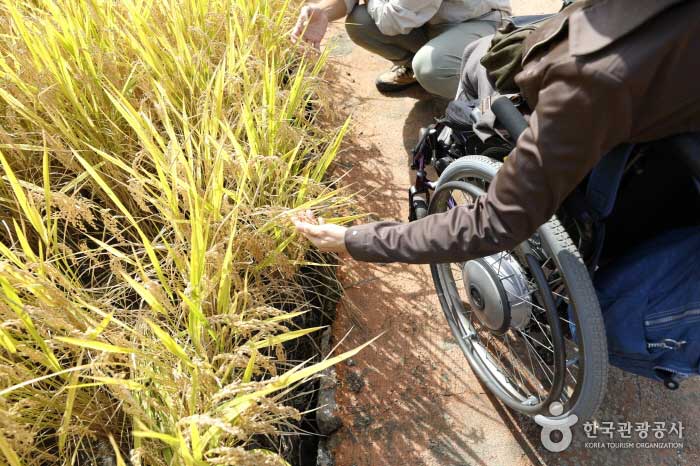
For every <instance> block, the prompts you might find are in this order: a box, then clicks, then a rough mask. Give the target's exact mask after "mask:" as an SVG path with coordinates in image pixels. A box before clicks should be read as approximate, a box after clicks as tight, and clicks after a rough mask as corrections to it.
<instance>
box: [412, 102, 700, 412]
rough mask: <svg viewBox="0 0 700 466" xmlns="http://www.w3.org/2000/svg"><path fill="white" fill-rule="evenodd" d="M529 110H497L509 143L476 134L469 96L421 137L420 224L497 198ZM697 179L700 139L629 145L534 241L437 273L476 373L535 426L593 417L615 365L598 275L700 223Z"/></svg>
mask: <svg viewBox="0 0 700 466" xmlns="http://www.w3.org/2000/svg"><path fill="white" fill-rule="evenodd" d="M518 104H519V102H518V97H517V96H511V97H508V96H501V97H499V98H497V99H496V100H494V101H493V102H492V105H491V110H492V111H493V113H494V114H495V115H496V127H497V129H498V131H499V133H500V134H501V135H502V136H503V137H495V138H491V139H487V140H486V142H484V141H482V140H481V138H479V137H477V136H476V135H475V133H474V131H473V129H472V128H473V125H474V123H476V122H477V121H478V118H479V112H478V110H473V107H470V106H469V105H467V104H466V103H465V102H460V101H458V100H455V101H453V102H451V103H450V104H449V105H448V108H447V110H446V115H445V117H444V118H442V119H440V120H438V121H437V122H436V123H434V124H433V125H431V126H429V127H428V128H424V129H423V130H421V134H420V137H419V142H418V144H417V146H416V148H415V149H414V151H413V157H412V166H411V168H412V169H414V170H415V171H416V176H415V183H414V185H413V186H412V187H411V188H410V190H409V196H408V197H409V203H410V219H409V220H416V219H420V218H422V217H425V216H427V215H432V214H436V213H441V212H446V211H448V210H450V209H454V208H456V207H457V206H460V205H469V204H471V203H473V202H474V201H475V199H476V198H477V197H479V196H481V195H483V194H485V193H486V191H487V190H488V188H489V185H490V183H491V181H492V180H493V178H494V177H495V176H496V174H497V172H498V170H499V167H500V166H501V164H502V162H503V159H504V157H506V156H507V155H508V153H509V152H510V151H511V150H512V148H513V147H514V144H515V141H516V140H517V138H518V136H519V135H520V133H521V132H522V131H524V129H525V128H526V127H527V123H526V120H525V118H524V117H523V114H522V113H521V111H520V110H519V109H518V107H517V105H518ZM523 105H524V104H523ZM429 167H431V168H432V169H434V171H435V172H436V173H437V175H438V178H437V180H435V181H433V180H431V179H430V178H431V177H430V175H429V174H428V172H429ZM697 179H700V138H698V137H697V135H680V136H677V137H673V138H668V139H666V140H663V141H655V142H651V143H646V144H640V145H624V146H620V147H618V148H616V149H615V150H613V152H612V153H610V154H608V155H606V156H604V157H603V158H602V160H601V162H600V164H599V165H598V166H597V167H595V168H594V170H593V171H592V172H591V173H590V174H589V175H588V177H587V178H586V179H585V180H584V181H583V182H582V183H581V185H580V186H579V187H577V188H576V190H574V192H572V194H571V195H570V196H569V197H568V198H567V199H566V201H565V202H564V203H563V205H562V206H561V207H560V209H559V210H558V211H557V213H556V215H555V216H554V217H552V218H551V219H550V220H549V221H548V222H547V223H546V224H544V225H542V226H540V227H539V228H538V230H537V231H536V233H535V234H534V235H533V236H532V237H531V238H529V239H528V240H527V241H525V242H523V243H521V244H520V245H518V246H517V247H515V248H514V249H512V250H509V251H504V252H502V253H499V254H495V255H493V256H489V257H484V258H479V259H475V260H471V261H467V262H460V263H449V264H436V265H432V266H431V272H432V277H433V282H434V286H435V289H436V292H437V295H438V297H439V300H440V304H441V307H442V309H443V312H444V314H445V317H446V318H447V322H448V325H449V327H450V330H451V331H452V333H453V335H454V337H455V339H456V341H457V343H458V344H459V346H460V347H461V349H462V351H463V353H464V355H465V357H466V359H467V360H468V362H469V364H470V366H471V368H472V369H473V371H474V373H475V374H476V375H477V377H479V379H480V380H481V381H482V382H483V383H484V385H485V386H486V387H487V388H488V389H489V390H490V391H491V392H492V393H493V394H494V395H495V396H496V397H498V398H499V399H500V400H501V401H502V402H503V403H504V404H505V405H506V406H508V407H510V408H511V409H513V410H515V411H517V412H520V413H523V414H525V415H528V416H530V417H534V418H535V420H537V416H544V417H546V418H550V419H562V418H565V417H567V416H570V415H572V414H575V415H576V416H578V419H579V420H583V419H590V418H592V417H593V416H594V414H595V412H596V410H597V409H598V407H599V406H600V404H601V402H602V400H603V397H604V395H605V388H606V383H607V373H608V363H609V361H608V342H607V338H606V326H605V321H604V319H603V314H602V312H601V306H600V304H599V299H598V296H597V293H596V289H595V287H594V283H593V275H594V273H595V272H596V270H597V269H598V268H599V267H601V266H605V265H606V264H610V263H614V262H615V261H616V260H617V258H618V257H620V256H622V255H624V254H625V252H626V251H629V250H630V249H631V248H633V247H634V246H635V245H636V244H640V243H641V242H643V241H645V240H647V239H649V238H653V237H654V236H655V235H658V234H660V233H662V232H664V231H668V230H670V229H675V228H682V227H687V226H697V225H698V224H700V217H699V216H697V215H696V214H695V213H697V212H700V196H698V186H697V182H696V180H697ZM679 199H683V200H684V202H678V200H679ZM681 343H684V342H681ZM657 378H658V379H660V380H662V381H663V383H664V384H665V386H666V387H667V388H670V389H675V388H678V385H679V383H680V380H681V379H680V378H679V377H678V374H676V373H674V372H673V371H671V370H669V371H660V372H659V374H658V376H657ZM553 406H557V408H556V409H553V408H552V407H553Z"/></svg>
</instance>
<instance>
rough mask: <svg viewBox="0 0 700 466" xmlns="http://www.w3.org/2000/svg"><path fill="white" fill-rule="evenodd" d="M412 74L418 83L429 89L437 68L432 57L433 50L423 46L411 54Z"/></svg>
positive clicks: (435, 76)
mask: <svg viewBox="0 0 700 466" xmlns="http://www.w3.org/2000/svg"><path fill="white" fill-rule="evenodd" d="M411 67H412V68H413V74H414V75H415V76H416V80H417V81H418V83H419V84H420V85H421V86H423V88H424V89H425V90H427V91H430V88H431V87H432V83H433V82H434V81H435V80H436V79H437V77H438V76H437V70H436V67H435V62H434V59H433V50H432V48H430V47H423V48H421V49H420V50H418V52H416V54H415V55H414V56H413V62H412V63H411Z"/></svg>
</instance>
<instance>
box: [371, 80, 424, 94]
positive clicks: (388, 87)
mask: <svg viewBox="0 0 700 466" xmlns="http://www.w3.org/2000/svg"><path fill="white" fill-rule="evenodd" d="M374 84H375V86H377V90H378V91H379V92H398V91H403V90H404V89H408V88H409V87H411V86H413V85H415V84H418V81H413V82H411V83H406V84H389V83H385V82H380V81H376V82H375V83H374Z"/></svg>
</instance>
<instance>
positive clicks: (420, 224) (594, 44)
mask: <svg viewBox="0 0 700 466" xmlns="http://www.w3.org/2000/svg"><path fill="white" fill-rule="evenodd" d="M699 16H700V2H695V1H679V0H615V1H611V2H575V3H574V4H573V5H571V6H569V7H567V8H566V9H565V10H564V11H562V12H561V13H560V14H559V15H557V16H555V17H553V18H551V19H550V20H548V21H546V22H545V23H543V24H542V25H541V26H539V27H538V28H537V29H536V30H535V31H534V32H532V33H531V34H530V35H529V36H528V37H527V38H526V39H525V41H524V43H523V48H522V51H521V52H522V59H521V60H518V62H519V63H522V71H521V72H520V73H518V74H517V76H515V84H517V86H518V88H519V89H520V91H521V93H522V96H523V98H524V99H525V101H526V102H527V104H528V106H529V108H531V109H532V110H533V112H532V114H531V116H530V119H529V121H528V127H527V129H526V130H525V131H524V132H523V133H522V134H521V135H520V137H519V138H518V140H517V144H516V147H515V149H514V150H513V151H512V152H511V153H510V155H509V157H508V158H507V159H506V161H505V163H504V164H503V166H502V167H501V169H500V171H499V172H498V174H497V175H496V177H495V178H494V180H493V182H492V183H491V184H490V186H489V189H488V192H487V193H486V194H485V195H483V196H481V197H480V198H478V199H477V200H476V202H475V203H474V204H473V205H471V206H460V207H457V208H455V209H452V210H450V211H449V212H446V213H444V214H436V215H431V216H428V217H426V218H423V219H421V220H418V221H415V222H412V223H409V224H402V223H398V222H388V221H385V222H374V223H369V224H365V225H357V226H354V227H351V228H345V227H342V226H339V225H332V224H325V223H324V222H322V221H318V220H317V219H315V218H314V216H313V214H312V213H311V212H308V213H306V214H301V215H298V216H296V217H295V218H294V219H293V220H294V222H295V224H296V227H297V230H298V231H299V232H300V233H302V234H304V235H305V236H306V237H307V238H309V240H311V241H312V242H313V243H314V244H315V245H316V246H317V247H319V248H320V249H321V250H325V251H336V252H345V251H347V252H349V253H350V255H351V256H352V257H353V258H355V259H357V260H361V261H367V262H406V263H443V262H461V261H467V260H471V259H474V258H478V257H484V256H488V255H491V254H495V253H497V252H500V251H504V250H508V249H512V248H513V247H515V246H516V245H517V244H519V243H521V242H522V241H524V240H526V239H527V238H529V237H530V236H531V235H532V234H533V233H534V232H535V230H536V229H537V228H538V227H539V226H540V225H542V224H543V223H545V222H546V221H547V220H548V219H549V218H551V216H552V215H553V214H554V213H555V212H556V210H557V209H558V207H559V206H560V205H561V203H562V202H563V201H564V199H565V198H566V196H567V195H568V194H569V193H570V192H571V191H572V190H573V189H574V188H575V187H576V186H577V185H578V184H579V183H580V182H581V180H582V179H583V178H584V177H585V176H586V175H587V174H588V173H589V172H590V171H591V169H592V168H593V167H594V166H595V165H596V164H597V163H598V161H599V160H600V159H601V157H602V156H603V155H604V154H606V153H608V152H609V151H610V150H611V149H612V148H613V147H615V146H617V145H619V144H621V143H640V142H647V141H652V140H657V139H661V138H665V137H667V136H671V135H674V134H679V133H685V132H698V131H700V100H699V99H698V96H699V95H700V81H699V80H697V79H696V78H695V73H694V72H695V71H697V70H700V54H699V53H698V49H700V34H698V33H699V32H700V31H699V28H700V27H699V26H698V24H699V23H698V21H697V18H698V17H699Z"/></svg>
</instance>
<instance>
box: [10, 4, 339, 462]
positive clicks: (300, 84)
mask: <svg viewBox="0 0 700 466" xmlns="http://www.w3.org/2000/svg"><path fill="white" fill-rule="evenodd" d="M291 3H292V4H291V5H290V2H289V0H286V1H285V0H259V1H253V2H249V1H243V0H157V1H156V0H120V1H112V0H22V1H17V0H0V51H1V55H0V118H1V120H0V122H1V123H0V287H1V288H2V294H1V295H0V319H1V320H2V323H1V324H0V452H1V453H2V455H4V461H3V462H4V463H6V464H10V465H12V466H17V465H28V466H29V465H65V464H93V463H92V461H94V460H95V458H98V457H100V455H102V456H105V457H114V458H115V459H116V464H119V465H121V464H127V463H129V462H130V463H131V464H133V465H140V464H142V465H205V464H226V465H255V466H261V465H265V464H270V465H272V464H283V461H282V460H281V459H280V458H279V457H278V456H277V455H276V454H274V453H271V452H268V451H265V450H261V449H254V448H251V447H250V445H251V443H250V442H251V439H252V438H254V437H255V436H260V435H275V434H276V433H277V432H278V430H279V428H280V426H281V425H284V423H286V422H288V420H290V419H294V418H298V416H299V413H298V412H297V411H295V410H293V409H291V408H288V407H285V405H284V399H285V394H287V393H288V392H289V390H290V389H291V388H292V387H294V386H295V384H298V383H299V382H300V381H302V380H305V379H307V378H308V377H310V376H312V375H313V374H315V373H316V372H318V371H319V370H321V369H322V368H324V367H326V366H328V365H330V364H332V363H333V362H334V361H335V360H328V361H325V362H323V363H320V364H316V365H313V366H309V365H306V366H305V365H303V364H299V365H294V364H291V363H289V362H287V361H286V360H285V354H284V350H283V348H282V344H283V343H284V342H285V341H289V340H292V339H296V338H300V337H302V336H304V335H305V334H308V333H309V332H312V331H314V330H315V329H293V328H291V326H290V325H289V324H288V323H289V322H290V320H291V319H292V318H294V317H295V316H297V315H299V314H300V313H303V312H305V311H308V307H309V306H308V304H307V303H306V302H305V301H304V296H303V293H302V291H303V290H301V289H300V287H299V285H298V284H297V280H295V275H296V273H297V271H298V268H299V266H300V265H302V264H304V263H305V259H304V258H305V257H306V252H307V245H306V244H305V243H303V242H301V241H299V240H298V238H296V237H295V236H294V235H293V233H292V231H291V228H290V227H289V225H287V224H286V222H285V221H284V215H283V213H284V212H285V210H287V209H306V208H313V209H318V210H321V211H324V212H326V213H327V214H328V213H329V212H331V213H336V214H337V213H338V212H342V211H343V208H342V206H343V202H345V200H344V198H343V197H342V196H340V195H339V194H340V193H338V192H337V191H335V190H333V189H331V188H329V187H328V185H327V184H326V183H324V182H323V180H324V177H325V176H326V171H327V169H328V167H329V165H330V164H331V162H332V160H333V158H334V156H335V154H336V151H337V149H338V146H339V144H340V140H341V139H342V136H343V134H344V131H345V127H343V128H341V129H340V130H338V131H335V130H332V131H331V130H329V129H328V128H324V127H323V125H322V124H321V123H320V122H319V121H317V114H316V112H317V111H318V110H319V108H320V106H319V102H317V101H315V100H314V99H315V98H317V97H318V92H317V91H318V87H319V83H320V78H319V75H320V72H321V68H322V66H323V62H324V57H320V59H314V60H313V61H305V60H304V59H302V58H300V54H299V53H298V50H294V48H293V47H291V46H290V44H289V41H288V37H287V35H286V32H287V31H288V30H289V29H290V27H291V24H290V21H291V17H292V14H291V13H292V12H291V10H293V9H295V7H296V6H297V5H296V2H291ZM344 220H347V218H342V217H339V218H337V219H336V221H339V222H342V221H344ZM290 310H291V312H290ZM105 450H106V451H105ZM0 458H2V456H0Z"/></svg>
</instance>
